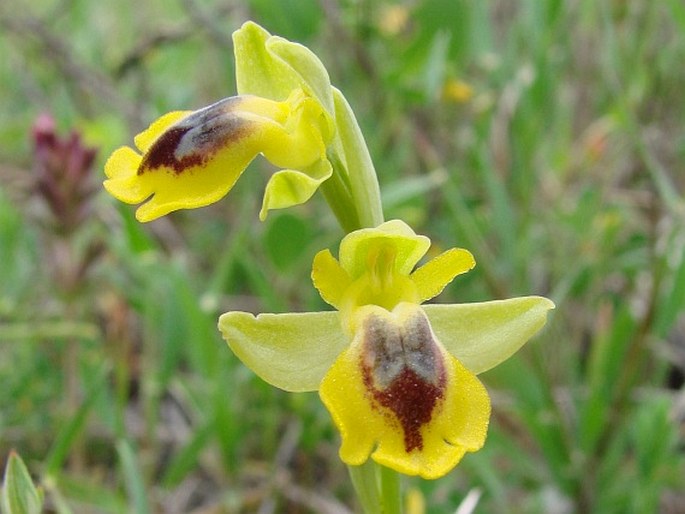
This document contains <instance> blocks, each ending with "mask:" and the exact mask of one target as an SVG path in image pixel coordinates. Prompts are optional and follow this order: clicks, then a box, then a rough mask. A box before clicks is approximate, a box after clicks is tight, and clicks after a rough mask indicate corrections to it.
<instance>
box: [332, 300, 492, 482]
mask: <svg viewBox="0 0 685 514" xmlns="http://www.w3.org/2000/svg"><path fill="white" fill-rule="evenodd" d="M364 309H365V312H360V316H362V317H363V321H362V322H361V323H360V324H359V330H358V331H357V334H356V336H355V339H354V341H353V343H352V345H351V347H350V348H349V349H348V350H346V351H345V352H343V353H342V354H341V355H340V357H338V359H337V360H336V362H335V363H334V364H333V366H332V367H331V369H330V370H329V372H328V373H327V374H326V376H325V377H324V379H323V382H322V383H321V388H320V390H319V394H320V395H321V399H322V400H323V402H324V404H325V405H326V407H327V408H328V410H329V411H330V413H331V416H332V417H333V420H334V422H335V424H336V426H337V427H338V429H339V430H340V433H341V436H342V446H341V448H340V458H341V459H342V460H343V461H344V462H345V463H347V464H349V465H353V466H357V465H361V464H363V463H364V462H365V461H366V460H367V459H368V458H369V456H370V457H371V458H373V459H374V460H375V461H376V462H378V463H379V464H382V465H384V466H387V467H390V468H392V469H395V470H396V471H399V472H400V473H404V474H407V475H420V476H422V477H424V478H427V479H433V478H438V477H440V476H443V475H445V474H446V473H447V472H449V471H450V470H451V469H452V468H453V467H454V466H455V465H456V464H457V463H458V462H459V461H460V460H461V458H462V457H463V455H464V454H465V453H466V452H472V451H476V450H478V449H480V448H481V447H482V445H483V443H484V442H485V437H486V433H487V427H488V420H489V416H490V400H489V397H488V395H487V392H486V391H485V388H484V387H483V385H482V384H481V383H480V382H479V381H478V379H477V378H476V377H475V375H474V374H473V373H471V372H470V371H468V370H467V369H466V368H464V366H462V365H461V364H460V363H459V361H457V360H456V359H455V358H454V357H452V356H451V355H449V354H448V353H447V352H446V351H445V350H444V348H442V345H440V343H439V342H438V341H437V339H435V337H434V335H433V333H432V331H431V330H430V325H429V324H428V321H427V318H426V317H425V315H424V314H423V312H422V311H421V310H420V308H419V307H418V306H416V305H412V304H406V303H404V304H401V305H399V306H398V307H397V308H396V309H395V310H394V311H393V312H388V311H385V310H384V309H381V308H379V307H375V306H368V307H365V308H364Z"/></svg>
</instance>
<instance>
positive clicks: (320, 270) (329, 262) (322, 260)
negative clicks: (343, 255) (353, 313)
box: [312, 250, 352, 308]
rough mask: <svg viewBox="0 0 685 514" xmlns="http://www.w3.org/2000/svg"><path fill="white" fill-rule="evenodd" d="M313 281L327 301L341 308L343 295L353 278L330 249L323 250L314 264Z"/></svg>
mask: <svg viewBox="0 0 685 514" xmlns="http://www.w3.org/2000/svg"><path fill="white" fill-rule="evenodd" d="M312 282H314V287H316V289H317V290H318V291H319V294H320V295H321V298H323V299H324V301H325V302H326V303H328V304H329V305H332V306H333V307H335V308H339V306H340V300H341V298H342V295H343V293H344V292H345V290H346V289H347V288H348V287H349V286H350V284H351V282H352V280H351V279H350V276H349V275H348V274H347V272H346V271H345V270H344V269H343V268H342V266H340V263H339V262H338V261H337V259H336V258H335V257H333V255H331V252H330V250H321V251H320V252H319V253H317V254H316V256H315V257H314V263H313V264H312Z"/></svg>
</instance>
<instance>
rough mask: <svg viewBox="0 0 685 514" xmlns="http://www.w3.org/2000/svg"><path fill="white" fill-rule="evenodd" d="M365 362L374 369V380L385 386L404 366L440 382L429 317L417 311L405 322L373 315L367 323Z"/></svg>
mask: <svg viewBox="0 0 685 514" xmlns="http://www.w3.org/2000/svg"><path fill="white" fill-rule="evenodd" d="M364 330H365V334H364V340H365V346H366V352H365V358H364V361H365V365H366V366H368V367H369V368H370V369H372V370H373V378H374V383H375V384H376V386H377V387H378V388H380V389H384V388H386V387H387V386H388V385H389V384H390V383H391V382H392V381H393V380H394V379H395V378H396V377H397V376H398V375H399V374H400V372H401V371H402V370H403V369H405V368H409V369H411V370H413V371H414V372H415V373H416V374H417V375H418V376H419V377H421V378H422V379H423V380H425V381H427V382H429V383H431V384H433V385H437V383H438V382H439V375H440V372H439V371H440V370H439V368H440V366H439V362H440V361H439V360H438V358H437V355H436V352H437V348H436V347H435V342H434V341H433V334H432V332H431V329H430V326H429V324H428V320H427V319H426V318H425V317H424V316H423V315H422V314H421V313H418V312H417V313H416V314H414V315H413V316H411V317H410V318H408V319H406V320H405V323H404V324H403V325H402V326H397V325H395V323H393V322H390V321H388V320H386V319H384V318H383V317H381V316H372V317H370V318H369V319H368V320H367V321H366V323H365V325H364Z"/></svg>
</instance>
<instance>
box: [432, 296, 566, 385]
mask: <svg viewBox="0 0 685 514" xmlns="http://www.w3.org/2000/svg"><path fill="white" fill-rule="evenodd" d="M422 307H423V310H424V312H425V313H426V315H427V316H428V319H429V321H430V323H431V327H432V328H433V332H434V333H435V335H436V336H437V338H438V340H439V341H440V342H441V343H442V345H443V346H444V347H445V348H446V349H447V351H449V352H450V353H451V354H452V355H454V356H455V357H456V358H457V359H458V360H459V361H460V362H461V363H462V364H463V365H464V366H465V367H466V368H467V369H469V370H470V371H471V372H473V373H476V374H478V373H482V372H484V371H487V370H489V369H491V368H493V367H495V366H497V365H498V364H500V363H501V362H504V361H505V360H506V359H508V358H509V357H511V356H512V355H513V354H514V353H515V352H516V351H518V350H519V348H521V347H522V346H523V345H524V344H525V343H526V342H527V341H528V340H529V339H530V338H531V337H533V336H534V335H535V334H536V333H537V332H538V331H539V330H540V329H541V328H542V327H543V325H544V324H545V322H546V320H547V312H548V311H549V310H551V309H554V303H553V302H552V301H551V300H548V299H547V298H543V297H540V296H524V297H520V298H511V299H509V300H496V301H492V302H482V303H462V304H447V305H443V304H431V305H423V306H422Z"/></svg>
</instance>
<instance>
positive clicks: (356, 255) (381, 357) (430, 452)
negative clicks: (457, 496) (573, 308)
mask: <svg viewBox="0 0 685 514" xmlns="http://www.w3.org/2000/svg"><path fill="white" fill-rule="evenodd" d="M429 246H430V240H429V239H428V238H426V237H424V236H419V235H416V234H415V233H414V232H413V231H412V230H411V228H410V227H408V226H407V225H406V224H405V223H404V222H402V221H398V220H395V221H390V222H386V223H383V224H382V225H380V226H379V227H377V228H371V229H362V230H358V231H356V232H352V233H351V234H348V235H347V236H346V237H345V238H344V239H343V240H342V242H341V244H340V254H339V260H338V259H335V258H334V257H333V256H332V255H331V253H330V252H329V251H328V250H324V251H322V252H320V253H319V254H318V255H317V256H316V257H315V259H314V264H313V271H312V279H313V281H314V285H315V286H316V288H317V289H318V290H319V293H320V294H321V296H322V298H323V299H324V300H325V301H326V302H328V303H329V304H331V305H332V306H333V307H335V308H336V309H337V311H335V312H310V313H288V314H260V315H259V316H257V317H255V316H253V315H252V314H249V313H245V312H229V313H226V314H224V315H222V316H221V318H220V319H219V328H220V329H221V331H222V333H223V336H224V338H225V339H226V341H227V342H228V344H229V346H230V347H231V348H232V350H233V351H234V352H235V353H236V355H238V357H240V358H241V359H242V360H243V362H244V363H245V364H246V365H248V366H249V367H250V368H252V369H253V370H254V371H255V372H256V373H257V374H258V375H259V376H261V377H262V378H263V379H264V380H266V381H267V382H269V383H271V384H273V385H275V386H277V387H280V388H282V389H285V390H288V391H313V390H318V391H319V394H320V396H321V399H322V400H323V402H324V404H325V405H326V407H327V408H328V410H329V411H330V413H331V415H332V417H333V420H334V422H335V424H336V425H337V427H338V429H339V430H340V433H341V435H342V446H341V449H340V457H341V459H342V460H343V461H344V462H345V463H347V464H348V465H352V466H358V465H361V464H363V463H364V462H365V461H366V460H367V459H368V458H369V457H371V458H373V459H374V460H375V461H376V462H378V463H379V464H383V465H384V466H387V467H389V468H392V469H395V470H396V471H399V472H401V473H404V474H408V475H420V476H422V477H424V478H437V477H440V476H442V475H444V474H446V473H447V472H448V471H450V470H451V469H452V468H453V467H454V466H455V465H456V464H457V463H458V462H459V461H460V460H461V458H462V457H463V456H464V454H465V453H466V452H473V451H476V450H478V449H480V448H481V446H482V445H483V443H484V441H485V436H486V433H487V427H488V421H489V416H490V400H489V397H488V394H487V392H486V390H485V388H484V387H483V385H482V384H481V382H480V381H479V380H478V379H477V378H476V375H477V374H478V373H481V372H483V371H486V370H488V369H490V368H492V367H493V366H496V365H497V364H499V363H501V362H502V361H504V360H506V359H507V358H509V357H510V356H511V355H512V354H513V353H514V352H516V351H517V350H518V349H519V348H520V347H521V346H522V345H523V344H524V343H525V342H526V341H527V340H528V339H529V338H530V337H532V336H533V335H534V334H535V333H536V332H537V331H538V330H539V329H540V328H541V327H542V326H543V325H544V323H545V320H546V316H547V312H548V311H549V310H550V309H552V308H553V307H554V304H553V303H552V302H551V301H550V300H548V299H546V298H542V297H537V296H529V297H522V298H512V299H510V300H502V301H492V302H483V303H473V304H457V305H425V306H421V305H420V304H421V303H422V302H424V301H426V300H429V299H430V298H433V297H434V296H436V295H438V294H439V293H440V292H441V291H442V290H443V288H444V287H445V286H446V285H447V284H448V283H450V282H451V281H452V279H454V278H455V277H456V276H457V275H459V274H462V273H465V272H467V271H468V270H470V269H471V268H473V266H474V265H475V261H474V259H473V256H472V255H471V254H470V253H469V252H468V251H466V250H463V249H456V248H455V249H452V250H448V251H447V252H445V253H443V254H441V255H439V256H437V257H435V258H434V259H433V260H431V261H429V262H427V263H426V264H424V265H423V266H421V267H419V268H417V269H414V268H415V266H416V264H417V263H418V261H419V260H420V259H421V258H422V257H423V256H424V255H425V253H426V252H427V251H428V248H429Z"/></svg>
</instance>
